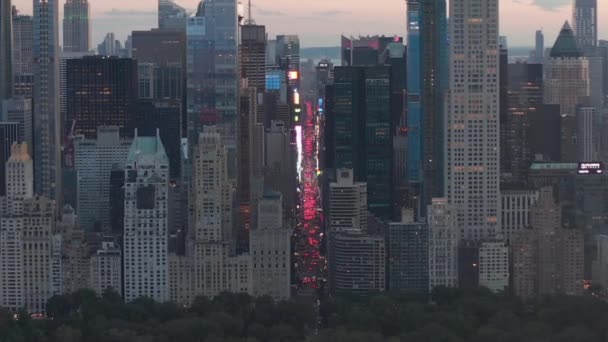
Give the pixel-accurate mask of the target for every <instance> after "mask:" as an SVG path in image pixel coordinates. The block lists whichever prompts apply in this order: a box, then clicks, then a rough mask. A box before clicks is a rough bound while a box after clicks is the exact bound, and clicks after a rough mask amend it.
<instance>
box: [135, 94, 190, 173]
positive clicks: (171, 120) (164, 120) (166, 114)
mask: <svg viewBox="0 0 608 342" xmlns="http://www.w3.org/2000/svg"><path fill="white" fill-rule="evenodd" d="M181 109H182V107H181V103H180V101H179V100H175V99H164V100H139V101H138V102H137V110H136V114H135V128H137V134H138V135H139V136H155V135H156V130H157V129H158V130H160V140H161V141H162V142H163V146H164V147H165V151H166V152H167V157H169V171H170V174H171V179H173V180H175V179H178V178H179V177H180V175H181V162H182V159H181V138H182V137H181V134H180V132H181V131H180V127H181Z"/></svg>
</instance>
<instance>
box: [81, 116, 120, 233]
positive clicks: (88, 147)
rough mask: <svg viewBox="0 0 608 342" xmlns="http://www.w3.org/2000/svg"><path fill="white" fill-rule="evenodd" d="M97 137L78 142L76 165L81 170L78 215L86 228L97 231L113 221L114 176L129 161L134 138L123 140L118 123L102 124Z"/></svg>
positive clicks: (82, 139)
mask: <svg viewBox="0 0 608 342" xmlns="http://www.w3.org/2000/svg"><path fill="white" fill-rule="evenodd" d="M96 135H97V137H96V138H94V139H85V138H84V137H83V136H82V135H81V136H80V137H77V138H76V141H75V142H74V167H75V169H76V171H77V172H78V186H77V191H78V196H77V198H78V204H77V208H78V218H79V222H80V224H81V225H82V227H83V228H84V229H86V230H93V229H94V228H95V226H96V225H98V226H99V227H98V228H104V227H107V226H108V225H110V223H111V218H112V217H111V212H110V203H111V202H110V201H111V198H110V187H111V184H110V176H111V172H112V169H113V168H114V167H115V166H116V165H120V166H121V167H122V166H124V164H125V163H126V161H127V154H128V152H129V149H130V147H131V141H130V140H121V139H120V136H119V128H118V127H117V126H100V127H98V130H97V134H96Z"/></svg>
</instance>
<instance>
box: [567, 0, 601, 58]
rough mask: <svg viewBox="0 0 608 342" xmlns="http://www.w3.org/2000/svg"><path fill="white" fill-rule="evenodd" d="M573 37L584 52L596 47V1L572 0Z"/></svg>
mask: <svg viewBox="0 0 608 342" xmlns="http://www.w3.org/2000/svg"><path fill="white" fill-rule="evenodd" d="M572 24H573V26H574V35H575V36H576V39H577V41H578V43H579V45H580V47H581V48H582V49H584V50H587V49H589V48H593V47H596V46H597V26H598V22H597V0H574V9H573V13H572Z"/></svg>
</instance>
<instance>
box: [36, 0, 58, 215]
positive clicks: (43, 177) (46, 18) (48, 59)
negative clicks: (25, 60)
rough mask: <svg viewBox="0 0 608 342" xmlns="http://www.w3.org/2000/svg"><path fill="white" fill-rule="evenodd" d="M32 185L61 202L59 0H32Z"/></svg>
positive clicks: (39, 191)
mask: <svg viewBox="0 0 608 342" xmlns="http://www.w3.org/2000/svg"><path fill="white" fill-rule="evenodd" d="M33 46H34V48H33V57H34V59H33V60H34V96H33V101H34V102H33V103H34V116H33V117H34V131H35V132H36V134H34V149H33V150H34V186H35V187H36V194H39V195H42V196H45V197H48V198H50V199H54V200H56V201H57V203H61V201H60V198H61V189H62V186H61V131H62V127H61V117H60V111H59V0H48V1H34V44H33Z"/></svg>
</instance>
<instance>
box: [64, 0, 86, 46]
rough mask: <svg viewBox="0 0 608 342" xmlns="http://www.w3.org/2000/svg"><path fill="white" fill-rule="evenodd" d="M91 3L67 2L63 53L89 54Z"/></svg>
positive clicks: (77, 0)
mask: <svg viewBox="0 0 608 342" xmlns="http://www.w3.org/2000/svg"><path fill="white" fill-rule="evenodd" d="M90 14H91V11H90V9H89V1H88V0H67V1H66V2H65V4H64V5H63V51H64V52H88V51H89V50H90V49H91V24H90V21H89V19H90Z"/></svg>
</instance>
